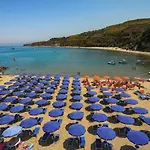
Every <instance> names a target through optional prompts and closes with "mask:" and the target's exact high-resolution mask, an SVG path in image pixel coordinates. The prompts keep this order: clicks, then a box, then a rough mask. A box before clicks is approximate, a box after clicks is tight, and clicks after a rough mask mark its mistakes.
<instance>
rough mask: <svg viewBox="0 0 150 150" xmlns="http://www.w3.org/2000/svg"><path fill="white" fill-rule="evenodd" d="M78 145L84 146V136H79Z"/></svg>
mask: <svg viewBox="0 0 150 150" xmlns="http://www.w3.org/2000/svg"><path fill="white" fill-rule="evenodd" d="M79 147H80V148H84V147H85V137H84V136H80V143H79Z"/></svg>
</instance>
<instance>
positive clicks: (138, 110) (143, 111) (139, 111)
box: [132, 107, 148, 114]
mask: <svg viewBox="0 0 150 150" xmlns="http://www.w3.org/2000/svg"><path fill="white" fill-rule="evenodd" d="M132 109H133V111H134V112H135V113H137V114H147V113H148V110H147V109H145V108H142V107H134V108H132Z"/></svg>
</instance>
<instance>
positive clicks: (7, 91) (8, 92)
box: [0, 90, 10, 95]
mask: <svg viewBox="0 0 150 150" xmlns="http://www.w3.org/2000/svg"><path fill="white" fill-rule="evenodd" d="M6 94H10V91H9V90H2V91H0V95H6Z"/></svg>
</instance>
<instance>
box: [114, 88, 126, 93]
mask: <svg viewBox="0 0 150 150" xmlns="http://www.w3.org/2000/svg"><path fill="white" fill-rule="evenodd" d="M115 91H116V92H124V89H123V88H115Z"/></svg>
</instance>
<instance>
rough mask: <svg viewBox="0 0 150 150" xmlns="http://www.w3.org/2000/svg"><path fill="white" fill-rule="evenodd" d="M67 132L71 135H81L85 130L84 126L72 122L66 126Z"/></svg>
mask: <svg viewBox="0 0 150 150" xmlns="http://www.w3.org/2000/svg"><path fill="white" fill-rule="evenodd" d="M68 132H69V134H70V135H72V136H81V135H84V133H85V132H86V130H85V127H84V126H83V125H81V124H73V125H71V126H70V127H69V128H68Z"/></svg>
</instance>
